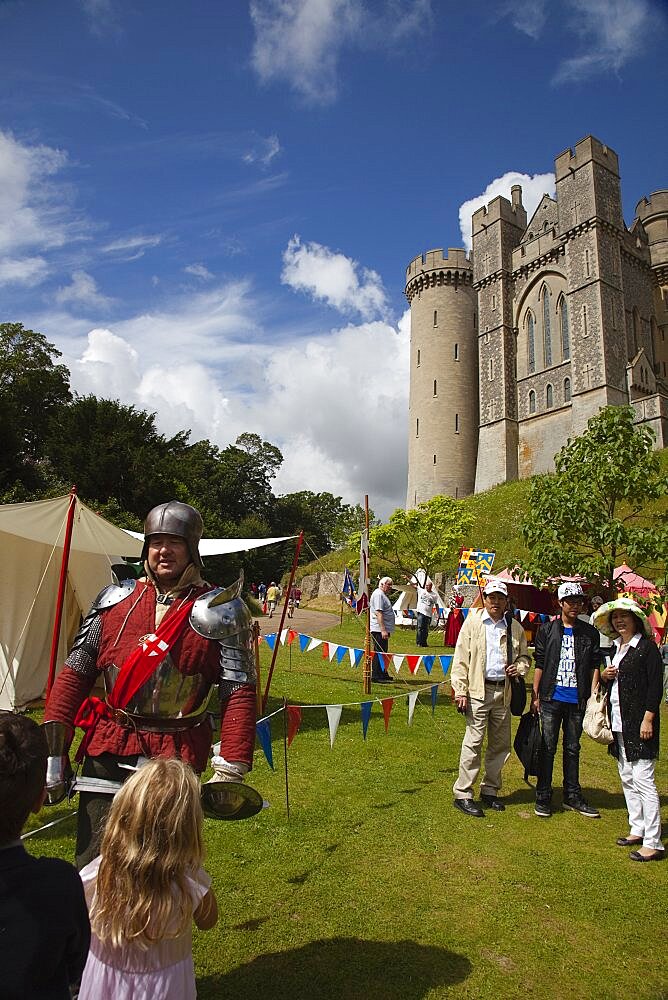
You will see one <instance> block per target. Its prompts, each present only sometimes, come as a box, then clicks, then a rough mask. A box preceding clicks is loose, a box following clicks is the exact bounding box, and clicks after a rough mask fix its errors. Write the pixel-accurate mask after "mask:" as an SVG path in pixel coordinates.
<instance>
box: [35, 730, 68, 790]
mask: <svg viewBox="0 0 668 1000" xmlns="http://www.w3.org/2000/svg"><path fill="white" fill-rule="evenodd" d="M42 728H43V729H44V735H45V736H46V744H47V747H48V749H49V756H48V758H47V764H46V802H47V805H50V806H55V805H58V803H59V802H62V801H63V799H64V798H65V796H66V795H67V793H68V791H69V788H70V785H71V782H72V765H71V764H70V758H69V757H68V756H67V748H68V747H69V744H70V742H71V740H72V727H71V726H68V725H67V724H66V723H65V722H45V723H44V725H43V727H42Z"/></svg>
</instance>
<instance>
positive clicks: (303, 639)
mask: <svg viewBox="0 0 668 1000" xmlns="http://www.w3.org/2000/svg"><path fill="white" fill-rule="evenodd" d="M310 640H311V637H310V636H308V635H302V634H301V633H300V635H299V648H300V649H301V651H302V653H304V652H305V651H306V647H307V646H308V644H309V642H310Z"/></svg>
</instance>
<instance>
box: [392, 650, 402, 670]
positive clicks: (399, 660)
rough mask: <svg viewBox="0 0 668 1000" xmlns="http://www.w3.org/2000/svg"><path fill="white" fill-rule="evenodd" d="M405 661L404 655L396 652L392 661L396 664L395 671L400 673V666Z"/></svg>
mask: <svg viewBox="0 0 668 1000" xmlns="http://www.w3.org/2000/svg"><path fill="white" fill-rule="evenodd" d="M403 662H404V658H403V656H399V655H398V654H395V655H394V656H393V657H392V663H393V664H394V672H395V674H398V673H399V669H400V667H401V664H402V663H403Z"/></svg>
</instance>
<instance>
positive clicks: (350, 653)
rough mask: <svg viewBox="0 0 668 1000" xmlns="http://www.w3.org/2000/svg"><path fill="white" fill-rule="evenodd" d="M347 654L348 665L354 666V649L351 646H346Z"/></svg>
mask: <svg viewBox="0 0 668 1000" xmlns="http://www.w3.org/2000/svg"><path fill="white" fill-rule="evenodd" d="M348 656H349V657H350V666H351V667H354V666H355V650H354V649H353V647H352V646H348Z"/></svg>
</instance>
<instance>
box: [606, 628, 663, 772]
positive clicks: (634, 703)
mask: <svg viewBox="0 0 668 1000" xmlns="http://www.w3.org/2000/svg"><path fill="white" fill-rule="evenodd" d="M617 683H618V685H619V709H620V712H621V716H622V736H623V739H624V749H625V751H626V758H627V760H652V759H653V758H654V757H658V756H659V715H660V713H659V706H660V705H661V694H662V691H663V664H662V661H661V654H660V653H659V650H658V647H657V645H656V643H654V642H652V641H651V640H650V639H647V638H646V637H645V636H643V637H642V639H641V640H640V642H639V643H638V645H637V646H636V647H635V648H633V647H631V648H630V649H629V650H628V652H627V653H626V655H625V657H624V659H623V660H622V661H621V663H620V664H619V673H618V674H617ZM605 687H606V688H607V690H608V693H609V691H610V688H611V687H612V683H609V684H606V685H605ZM645 712H654V734H653V736H652V738H651V740H641V739H640V723H641V722H642V718H643V715H644V714H645ZM611 715H612V712H611V708H610V699H609V698H608V716H609V717H610V718H611ZM608 753H611V754H612V756H613V757H618V756H619V751H618V748H617V741H616V740H614V741H613V742H612V743H611V744H610V746H609V747H608Z"/></svg>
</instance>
